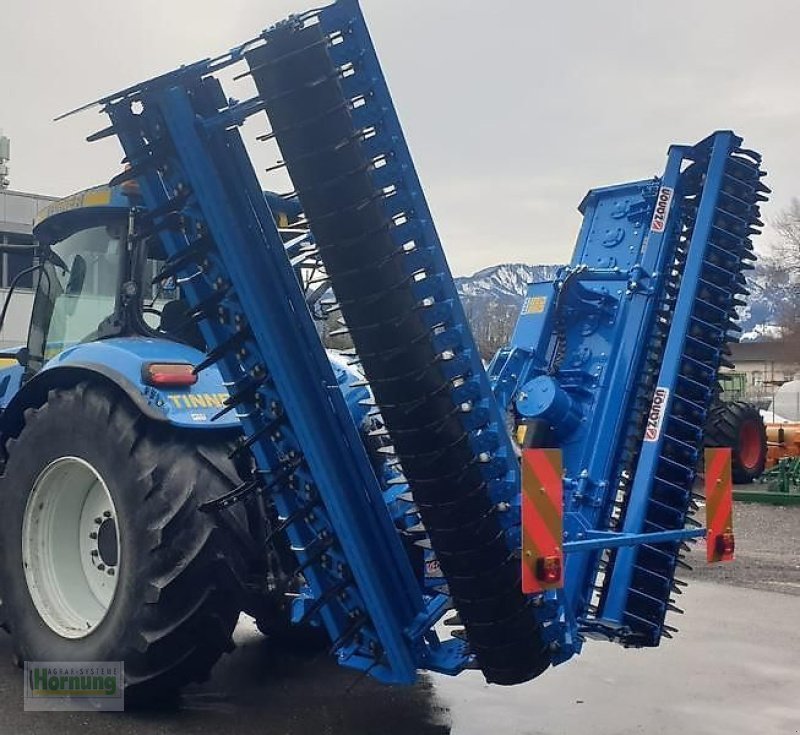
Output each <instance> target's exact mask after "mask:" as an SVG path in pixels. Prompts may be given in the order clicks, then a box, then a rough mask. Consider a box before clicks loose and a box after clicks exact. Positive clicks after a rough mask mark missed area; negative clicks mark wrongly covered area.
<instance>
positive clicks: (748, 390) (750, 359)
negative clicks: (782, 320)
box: [722, 341, 800, 407]
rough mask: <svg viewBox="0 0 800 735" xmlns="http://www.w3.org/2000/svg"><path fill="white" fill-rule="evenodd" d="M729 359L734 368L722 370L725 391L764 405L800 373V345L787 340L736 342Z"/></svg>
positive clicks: (733, 395) (729, 394)
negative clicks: (782, 386)
mask: <svg viewBox="0 0 800 735" xmlns="http://www.w3.org/2000/svg"><path fill="white" fill-rule="evenodd" d="M730 359H731V362H733V363H734V365H735V367H734V368H733V369H732V370H725V371H723V380H722V385H723V388H724V390H725V393H726V394H727V396H728V397H730V398H741V399H744V400H748V401H751V402H752V403H756V404H758V405H759V406H762V407H766V405H767V404H768V403H769V402H770V400H771V399H772V397H773V395H774V394H775V391H776V390H777V389H778V388H779V387H780V386H781V385H783V384H784V383H788V382H789V381H790V380H793V379H794V378H796V377H797V376H800V346H798V345H797V344H796V343H791V342H788V341H764V342H741V343H739V344H733V345H731V358H730Z"/></svg>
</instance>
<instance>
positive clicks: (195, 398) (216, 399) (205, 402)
mask: <svg viewBox="0 0 800 735" xmlns="http://www.w3.org/2000/svg"><path fill="white" fill-rule="evenodd" d="M167 398H169V400H170V403H172V405H173V406H175V408H216V409H220V408H223V404H224V402H225V400H226V399H227V398H228V394H227V393H170V394H169V395H167Z"/></svg>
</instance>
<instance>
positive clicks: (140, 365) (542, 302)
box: [0, 0, 768, 697]
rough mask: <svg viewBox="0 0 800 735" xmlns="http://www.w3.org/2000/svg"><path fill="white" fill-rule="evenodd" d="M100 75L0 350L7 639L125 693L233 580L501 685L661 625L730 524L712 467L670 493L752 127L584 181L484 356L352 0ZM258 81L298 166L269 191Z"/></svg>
mask: <svg viewBox="0 0 800 735" xmlns="http://www.w3.org/2000/svg"><path fill="white" fill-rule="evenodd" d="M229 67H235V68H238V69H241V70H242V75H243V76H248V77H250V79H251V80H252V82H253V84H254V88H255V93H254V95H253V96H252V97H250V98H247V99H245V100H243V101H239V100H236V99H234V98H232V97H231V96H230V95H229V94H228V93H227V92H226V91H225V89H224V88H223V83H222V81H221V80H220V77H219V74H218V73H219V72H220V71H221V70H228V68H229ZM225 76H226V78H227V76H228V73H227V71H226V75H225ZM99 104H100V105H101V107H102V109H103V111H104V112H105V113H106V114H107V115H108V117H109V119H110V123H111V124H110V126H109V127H108V128H106V129H104V130H102V131H100V132H99V133H97V134H95V135H93V136H91V137H90V140H95V139H98V138H101V137H108V136H116V137H117V138H118V139H119V141H120V143H121V146H122V149H123V151H124V156H125V157H124V161H123V163H124V165H125V166H124V170H123V171H122V172H121V173H120V174H119V175H117V176H116V177H114V179H112V181H111V183H110V185H109V186H104V187H98V188H96V189H91V190H89V191H86V192H83V193H81V194H78V195H75V196H74V197H70V198H68V199H67V200H65V201H63V202H59V203H57V204H55V205H54V206H53V207H52V208H51V209H50V210H49V211H47V212H45V213H44V214H43V216H42V217H41V220H40V221H39V222H38V224H37V225H36V230H35V232H36V237H37V239H38V242H39V245H40V258H41V274H40V277H39V278H38V289H37V294H36V299H35V304H34V309H33V315H32V318H31V328H30V336H29V340H28V345H27V346H26V347H25V348H22V349H20V350H19V351H18V352H16V353H14V355H8V356H7V357H14V358H16V360H17V362H18V364H16V365H14V366H13V367H10V368H7V369H6V370H5V372H4V373H2V377H0V380H2V383H0V386H2V388H3V398H2V405H3V413H2V417H0V422H1V423H0V431H2V435H3V438H4V444H5V448H6V457H5V474H4V476H3V478H2V480H1V481H0V598H1V599H2V607H0V622H2V624H3V625H4V626H5V627H6V628H7V629H8V630H9V631H10V632H11V634H12V635H13V636H14V641H15V648H16V652H17V656H18V658H19V659H20V660H59V661H70V660H81V661H87V660H88V661H96V660H124V662H125V675H126V682H127V686H128V691H129V693H130V694H131V695H136V696H141V697H149V696H152V695H153V693H154V692H164V691H168V690H174V689H177V688H179V687H180V686H182V685H183V684H185V683H186V682H188V681H192V680H195V679H199V678H202V677H204V676H205V675H207V673H208V671H209V670H210V668H211V667H212V666H213V664H214V662H215V661H216V660H217V659H218V658H219V656H220V655H221V654H222V653H223V652H224V651H226V650H228V649H229V648H230V646H231V643H230V640H231V633H232V631H233V628H234V626H235V624H236V620H237V617H238V615H239V613H240V611H242V610H244V611H247V612H249V613H250V614H252V615H254V616H255V617H256V619H257V620H258V622H259V625H260V626H261V627H262V629H263V630H265V631H267V632H268V633H269V634H271V635H273V636H277V637H280V636H285V637H288V636H291V635H293V632H292V631H293V630H301V631H306V632H308V631H309V630H316V631H318V632H319V634H320V636H323V635H324V637H325V638H326V640H327V645H328V646H329V647H330V651H331V653H332V654H333V655H335V656H336V657H337V659H338V660H339V661H340V663H342V664H343V665H345V666H349V667H352V668H355V669H358V670H361V671H363V672H366V673H368V674H370V675H372V676H374V677H375V678H377V679H379V680H380V681H384V682H388V683H408V682H411V681H413V680H414V679H415V676H416V672H417V671H418V670H420V669H429V670H434V671H439V672H444V673H448V674H457V673H458V672H460V671H462V670H464V669H466V668H478V669H480V670H481V671H482V672H483V673H484V675H485V677H486V679H487V680H488V681H489V682H493V683H498V684H516V683H520V682H524V681H528V680H530V679H532V678H534V677H536V676H538V675H539V674H541V673H542V672H543V671H545V670H546V669H547V668H548V667H549V666H551V665H555V664H559V663H561V662H563V661H566V660H568V659H569V658H571V657H572V656H573V655H575V654H577V653H579V652H580V650H581V646H582V643H583V641H584V640H585V639H586V638H587V637H595V638H602V639H606V640H610V641H615V642H618V643H621V644H622V645H624V646H632V647H652V646H657V645H658V644H659V643H660V641H661V639H662V638H663V637H671V636H672V634H673V633H674V632H675V628H674V627H672V626H670V625H668V624H667V622H666V616H667V613H668V612H670V611H673V612H674V611H677V606H676V604H675V596H676V595H678V594H680V592H681V588H682V587H683V583H682V582H681V581H680V580H678V579H676V576H675V575H676V571H677V570H678V569H679V568H680V567H681V566H684V565H685V562H684V560H683V553H684V551H685V549H686V548H687V542H690V541H692V540H693V539H697V538H698V537H701V536H704V535H708V537H709V544H708V549H709V551H708V555H709V559H711V560H720V559H727V558H730V556H731V555H732V552H733V533H732V521H731V519H730V513H729V502H727V503H726V500H725V498H724V497H721V498H716V497H715V498H714V503H713V506H714V508H715V509H717V508H718V509H719V513H718V514H717V516H718V517H716V516H715V517H714V518H711V517H710V518H709V528H710V529H711V530H710V531H709V532H708V534H707V532H706V529H704V528H701V527H700V525H699V524H698V523H697V522H696V521H694V519H693V518H692V512H693V508H694V507H696V496H695V481H696V476H697V467H698V462H699V460H700V457H701V454H702V448H703V432H704V425H705V421H706V418H707V416H708V413H709V410H710V407H711V405H712V403H713V400H714V397H715V395H716V392H717V371H718V369H719V367H720V365H723V364H725V361H726V349H727V348H726V343H727V342H728V341H730V340H731V339H734V338H735V330H736V327H735V323H734V321H735V314H736V308H737V305H738V304H739V303H740V297H741V296H742V295H744V294H745V293H746V285H745V280H744V271H745V270H746V269H747V268H748V267H750V264H751V262H752V261H753V260H754V255H753V248H752V236H753V235H754V234H756V233H757V232H758V227H759V225H760V224H761V223H760V222H759V219H758V217H759V202H760V201H763V200H764V198H765V195H766V193H767V192H768V189H767V188H766V187H765V186H764V185H763V183H762V182H761V179H762V176H763V172H762V171H761V169H760V157H759V156H758V154H756V153H754V152H752V151H749V150H747V149H744V148H743V147H742V141H741V139H740V138H738V137H737V136H735V135H734V134H733V133H731V132H727V131H721V132H718V133H714V134H713V135H711V136H710V137H708V138H706V139H704V140H702V141H701V142H699V143H698V144H696V145H694V146H673V147H672V148H671V149H670V151H669V157H668V162H667V166H666V169H665V171H664V174H663V175H662V176H660V177H658V178H655V179H645V180H641V181H636V182H632V183H628V184H623V185H618V186H612V187H606V188H601V189H595V190H592V191H591V192H589V194H588V195H587V197H586V198H585V199H584V201H583V202H582V204H581V207H580V209H581V212H582V214H583V216H584V224H583V227H582V229H581V232H580V234H579V237H578V242H577V246H576V249H575V253H574V256H573V259H572V262H571V263H570V265H569V266H567V267H565V268H563V269H562V270H561V271H560V272H559V275H558V276H557V278H556V279H555V280H554V281H552V282H546V283H536V284H532V285H531V286H530V290H529V293H528V295H527V298H526V299H525V302H524V305H523V309H522V314H521V316H520V318H519V322H518V324H517V327H516V330H515V332H514V335H513V338H512V340H511V343H510V344H509V345H508V346H507V347H505V348H503V349H502V350H500V352H499V353H498V354H497V356H496V357H495V358H494V360H493V361H492V363H491V365H490V366H489V368H488V370H487V369H485V368H484V366H483V364H482V362H481V359H480V356H479V354H478V351H477V349H476V347H475V344H474V340H473V338H472V335H471V332H470V330H469V326H468V324H467V322H466V319H465V316H464V312H463V309H462V308H461V305H460V302H459V300H458V296H457V293H456V290H455V286H454V283H453V278H452V275H451V273H450V270H449V268H448V265H447V263H446V261H445V258H444V254H443V251H442V248H441V245H440V242H439V239H438V236H437V233H436V230H435V228H434V225H433V222H432V218H431V215H430V212H429V210H428V207H427V204H426V201H425V197H424V194H423V192H422V189H421V186H420V183H419V180H418V179H417V176H416V173H415V169H414V166H413V162H412V160H411V157H410V154H409V151H408V148H407V146H406V143H405V138H404V136H403V133H402V130H401V128H400V124H399V121H398V118H397V115H396V113H395V111H394V106H393V104H392V101H391V97H390V96H389V92H388V88H387V86H386V83H385V81H384V78H383V74H382V71H381V69H380V66H379V64H378V60H377V56H376V54H375V51H374V48H373V46H372V42H371V40H370V37H369V34H368V31H367V27H366V24H365V22H364V18H363V16H362V14H361V11H360V9H359V7H358V4H357V3H356V2H355V0H339V1H338V2H336V3H334V4H333V5H330V6H328V7H326V8H323V9H321V10H320V9H318V10H314V11H310V12H308V13H304V14H299V15H294V16H291V17H290V18H289V19H287V20H285V21H283V22H281V23H278V24H276V25H274V26H272V27H270V28H269V29H267V30H266V31H264V32H263V33H262V34H260V35H259V36H258V37H257V38H255V39H253V40H251V41H248V42H247V43H245V44H243V45H241V46H239V47H237V48H235V49H233V50H231V51H230V52H228V53H226V54H223V55H222V56H219V57H216V58H213V59H206V60H203V61H201V62H198V63H195V64H190V65H187V66H183V67H181V68H180V69H178V70H176V71H174V72H170V73H168V74H165V75H162V76H160V77H157V78H155V79H151V80H148V81H146V82H143V83H141V84H138V85H134V86H132V87H129V88H127V89H124V90H122V91H120V92H118V93H116V94H114V95H111V96H109V97H106V98H104V99H102V100H100V101H99ZM264 113H266V117H263V116H264ZM255 115H259V116H262V119H264V121H265V122H267V121H268V122H269V128H268V129H266V130H265V132H264V134H263V135H262V136H261V139H262V140H263V141H265V142H266V143H267V144H268V145H273V146H276V148H277V151H278V155H279V157H280V161H279V163H278V164H277V166H278V167H282V168H285V169H286V171H287V172H288V175H289V177H290V179H291V181H292V184H293V187H294V190H293V191H292V192H288V193H286V194H282V195H278V194H267V195H265V194H264V192H263V191H262V187H261V185H260V184H259V180H258V177H257V176H256V173H255V171H254V168H253V164H252V162H251V159H250V157H249V155H248V153H247V150H246V148H245V146H244V144H243V142H242V139H241V137H240V134H239V127H240V126H241V124H242V123H243V122H244V121H245V120H246V119H248V118H250V117H252V116H255ZM322 317H325V318H327V319H340V320H341V322H342V328H341V330H337V332H339V333H341V334H343V335H347V336H348V337H349V339H350V341H351V343H352V348H351V349H349V350H346V351H344V352H336V353H334V352H330V351H326V349H325V348H324V346H323V344H322V341H321V339H320V333H319V329H318V326H319V319H320V318H322ZM723 459H724V457H723ZM712 464H713V467H712V469H713V472H716V473H717V475H716V476H717V477H718V478H719V479H720V482H719V483H716V485H719V486H720V487H723V488H724V487H725V484H726V483H725V481H724V479H725V475H724V473H725V463H724V461H723V462H720V461H717V460H714V462H713V463H712ZM707 474H708V473H707ZM716 485H713V483H712V491H713V492H717V491H716V489H714V488H715V487H716ZM728 500H729V499H728ZM726 509H728V510H726ZM449 611H454V612H452V613H450V615H451V617H449V619H448V622H450V623H451V624H453V625H454V631H453V635H451V636H443V635H442V629H441V628H440V627H437V626H438V623H439V622H440V621H441V620H442V619H443V617H444V616H445V615H447V614H448V612H449Z"/></svg>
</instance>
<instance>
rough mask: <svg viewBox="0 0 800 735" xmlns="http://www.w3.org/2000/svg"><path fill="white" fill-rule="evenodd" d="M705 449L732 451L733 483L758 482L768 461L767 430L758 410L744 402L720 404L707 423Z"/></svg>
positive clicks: (710, 413) (713, 408)
mask: <svg viewBox="0 0 800 735" xmlns="http://www.w3.org/2000/svg"><path fill="white" fill-rule="evenodd" d="M705 445H706V446H707V447H730V448H731V449H732V450H733V451H732V453H731V467H732V476H733V481H734V482H735V483H736V484H746V483H749V482H753V481H754V480H756V479H758V478H759V477H760V476H761V474H762V473H763V472H764V466H765V464H766V461H767V430H766V427H765V426H764V420H763V419H762V418H761V414H760V413H759V412H758V409H757V408H756V407H755V406H753V405H751V404H749V403H745V402H744V401H733V402H730V403H727V402H725V403H723V402H719V403H716V404H714V406H712V408H711V411H710V412H709V415H708V420H707V422H706V433H705Z"/></svg>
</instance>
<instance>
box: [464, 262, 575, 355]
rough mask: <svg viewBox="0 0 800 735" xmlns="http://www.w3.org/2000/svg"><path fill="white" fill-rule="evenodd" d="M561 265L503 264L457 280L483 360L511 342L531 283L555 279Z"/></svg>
mask: <svg viewBox="0 0 800 735" xmlns="http://www.w3.org/2000/svg"><path fill="white" fill-rule="evenodd" d="M559 268H560V266H558V265H528V264H527V263H502V264H500V265H495V266H492V267H491V268H484V269H483V270H480V271H478V272H477V273H475V274H474V275H472V276H462V277H460V278H456V279H455V282H456V289H457V290H458V294H459V296H461V303H462V304H463V305H464V311H465V312H466V314H467V319H469V322H470V326H471V327H472V333H473V334H474V335H475V340H476V341H477V343H478V348H479V349H480V351H481V354H482V355H483V357H484V359H489V358H491V357H492V355H494V353H495V352H496V351H497V350H498V348H500V347H502V346H503V345H504V344H506V343H507V342H508V340H509V339H510V337H511V332H512V331H513V329H514V324H515V323H516V321H517V316H518V315H519V311H520V309H521V308H522V299H523V297H524V296H525V293H526V291H527V286H528V284H529V283H534V282H535V281H550V280H553V279H554V278H555V275H556V271H557V270H558V269H559Z"/></svg>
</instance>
